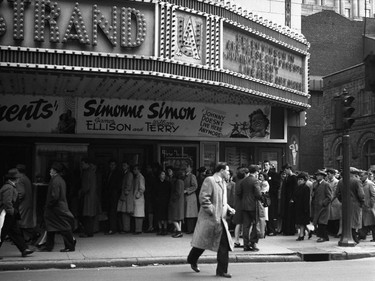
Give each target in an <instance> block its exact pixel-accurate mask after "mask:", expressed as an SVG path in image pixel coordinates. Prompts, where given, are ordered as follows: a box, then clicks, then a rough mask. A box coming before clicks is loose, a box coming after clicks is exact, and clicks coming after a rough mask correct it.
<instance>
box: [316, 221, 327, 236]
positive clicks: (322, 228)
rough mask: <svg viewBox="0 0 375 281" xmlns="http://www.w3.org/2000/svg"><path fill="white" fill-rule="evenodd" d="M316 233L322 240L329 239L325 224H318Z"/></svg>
mask: <svg viewBox="0 0 375 281" xmlns="http://www.w3.org/2000/svg"><path fill="white" fill-rule="evenodd" d="M318 232H319V235H318V236H319V237H321V238H323V239H329V237H328V231H327V225H326V224H322V223H319V224H318Z"/></svg>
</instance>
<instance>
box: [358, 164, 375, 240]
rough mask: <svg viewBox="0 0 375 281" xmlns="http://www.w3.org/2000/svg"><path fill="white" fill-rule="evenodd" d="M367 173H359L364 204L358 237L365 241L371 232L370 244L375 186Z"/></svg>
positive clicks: (374, 228)
mask: <svg viewBox="0 0 375 281" xmlns="http://www.w3.org/2000/svg"><path fill="white" fill-rule="evenodd" d="M368 175H369V172H368V171H361V173H360V179H361V181H362V185H363V191H364V195H365V202H364V204H363V207H362V222H363V225H362V229H361V231H360V235H361V236H362V237H360V238H362V239H366V236H367V233H368V232H369V231H371V234H372V240H371V241H372V242H375V184H374V183H373V182H372V181H370V180H369V179H368Z"/></svg>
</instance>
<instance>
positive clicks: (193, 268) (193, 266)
mask: <svg viewBox="0 0 375 281" xmlns="http://www.w3.org/2000/svg"><path fill="white" fill-rule="evenodd" d="M190 266H191V269H192V270H194V271H195V272H201V270H200V269H199V267H198V265H197V264H193V263H191V264H190Z"/></svg>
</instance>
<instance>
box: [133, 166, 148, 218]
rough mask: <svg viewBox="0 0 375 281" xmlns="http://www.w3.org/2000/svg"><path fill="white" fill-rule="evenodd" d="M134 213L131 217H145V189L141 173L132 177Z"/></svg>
mask: <svg viewBox="0 0 375 281" xmlns="http://www.w3.org/2000/svg"><path fill="white" fill-rule="evenodd" d="M133 183H134V197H133V198H134V213H133V217H136V218H144V217H145V196H144V192H145V190H146V185H145V178H144V177H143V175H142V174H141V173H139V174H138V175H137V176H135V177H134V180H133Z"/></svg>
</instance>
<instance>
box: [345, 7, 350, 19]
mask: <svg viewBox="0 0 375 281" xmlns="http://www.w3.org/2000/svg"><path fill="white" fill-rule="evenodd" d="M345 16H346V17H347V18H350V9H347V8H346V9H345Z"/></svg>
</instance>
